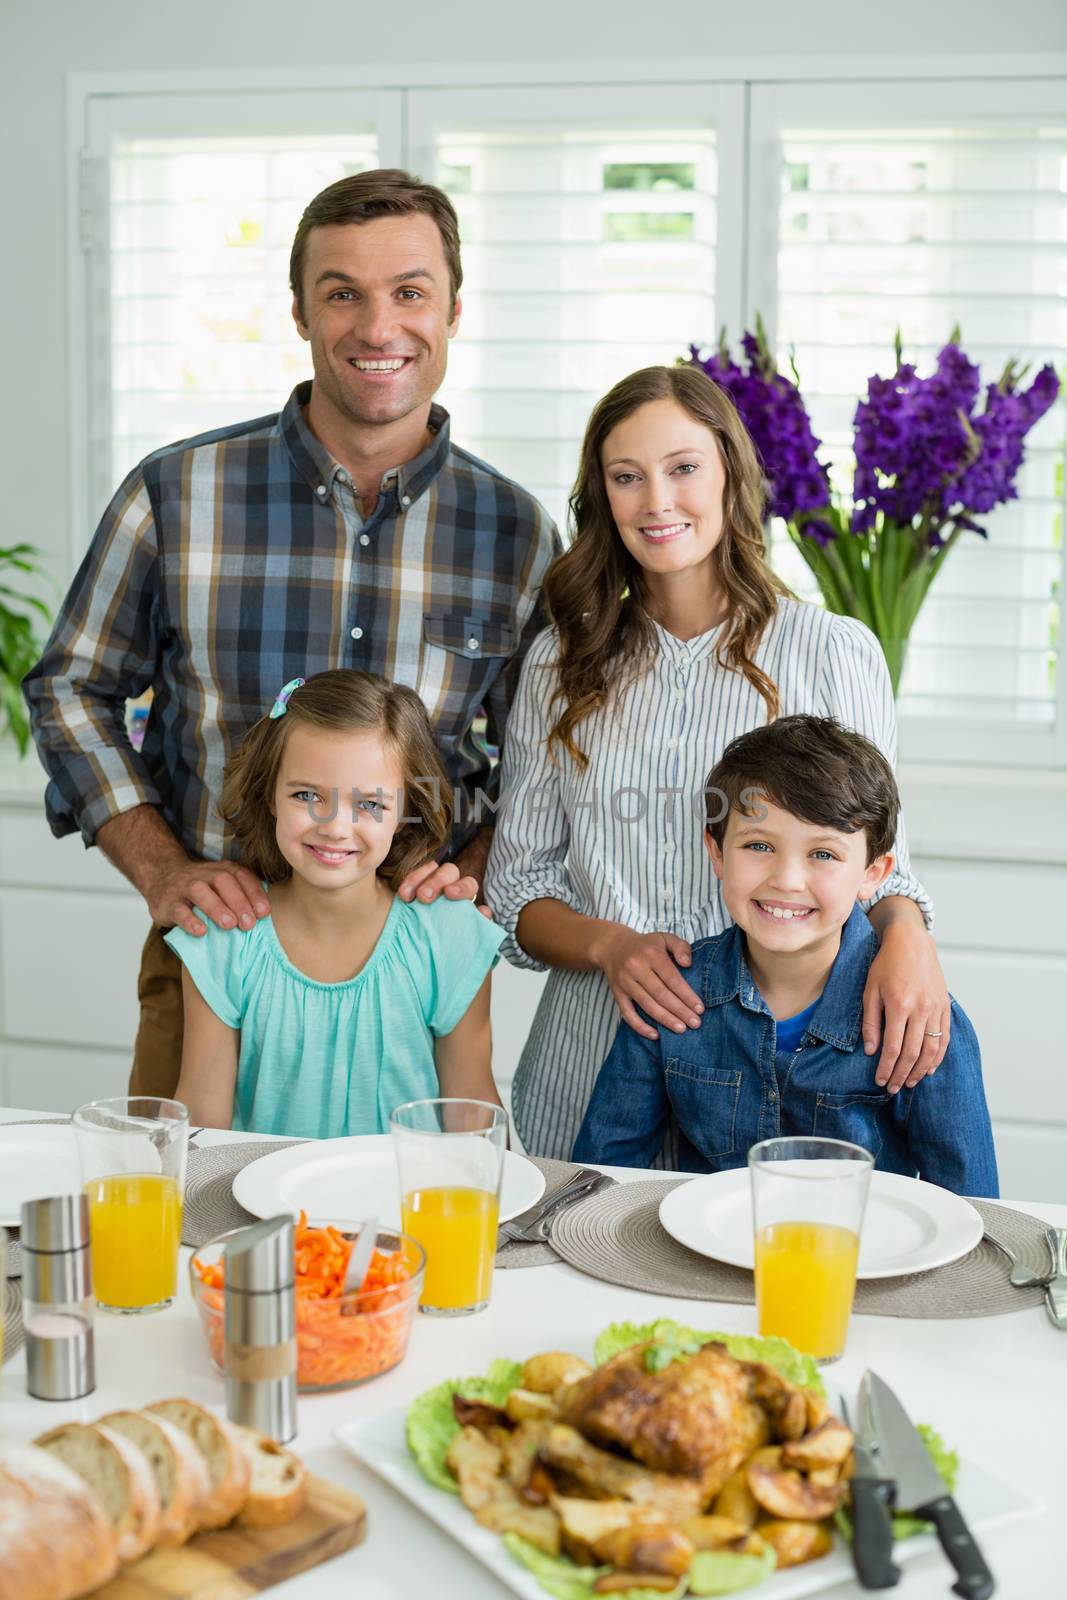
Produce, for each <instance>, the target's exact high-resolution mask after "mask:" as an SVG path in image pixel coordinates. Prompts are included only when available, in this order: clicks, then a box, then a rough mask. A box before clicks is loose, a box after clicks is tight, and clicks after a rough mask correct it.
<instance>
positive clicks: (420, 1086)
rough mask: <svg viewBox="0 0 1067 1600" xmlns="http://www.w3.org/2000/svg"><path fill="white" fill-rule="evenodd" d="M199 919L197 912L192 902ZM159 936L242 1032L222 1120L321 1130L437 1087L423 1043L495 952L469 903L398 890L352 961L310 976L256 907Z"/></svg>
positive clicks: (376, 1116) (287, 1130) (354, 1126)
mask: <svg viewBox="0 0 1067 1600" xmlns="http://www.w3.org/2000/svg"><path fill="white" fill-rule="evenodd" d="M201 916H202V917H203V913H202V912H201ZM203 920H204V921H205V922H206V923H207V933H206V934H205V935H203V937H201V938H198V939H197V938H194V937H193V936H192V934H188V933H185V932H184V930H183V929H181V928H172V929H171V931H170V932H169V933H168V934H166V936H165V937H166V941H167V943H168V944H169V945H170V947H171V949H172V950H173V951H174V953H175V954H176V955H177V956H178V957H179V958H180V960H181V961H182V962H183V963H184V965H185V967H186V969H187V970H188V972H189V975H190V977H191V978H192V980H193V982H194V983H195V984H196V987H197V989H198V990H199V991H200V993H201V995H202V996H203V997H204V1000H205V1001H206V1002H207V1004H208V1005H209V1006H210V1007H211V1009H212V1011H214V1013H215V1015H216V1016H217V1017H218V1018H219V1019H220V1020H221V1021H222V1022H224V1023H225V1024H226V1026H227V1027H229V1028H239V1029H240V1030H241V1045H240V1055H239V1058H238V1066H237V1087H236V1093H235V1096H234V1107H233V1126H234V1128H235V1129H241V1130H244V1131H251V1130H254V1131H255V1132H257V1133H279V1134H289V1135H291V1136H293V1137H297V1138H309V1139H332V1138H340V1137H342V1136H343V1135H345V1134H354V1133H385V1132H387V1131H388V1128H389V1115H390V1112H392V1111H393V1110H394V1109H395V1108H396V1107H397V1106H398V1105H402V1104H403V1103H404V1101H405V1100H419V1099H423V1098H426V1097H430V1096H433V1095H436V1094H438V1093H439V1089H438V1082H437V1069H436V1066H435V1064H434V1053H433V1041H434V1039H435V1038H439V1037H442V1036H443V1035H445V1034H448V1033H451V1032H452V1030H453V1028H455V1027H456V1025H457V1024H458V1023H459V1021H460V1019H461V1018H462V1017H463V1015H464V1013H465V1012H466V1010H467V1008H468V1006H469V1005H470V1003H471V1001H472V1000H473V999H474V997H475V995H476V994H477V993H478V990H479V989H480V988H481V986H482V983H483V982H484V980H485V975H486V973H487V972H489V971H491V970H492V968H493V967H494V966H495V965H496V963H497V961H498V960H499V946H500V943H501V941H502V940H503V938H504V929H503V928H500V927H497V925H496V924H495V923H493V922H490V921H489V920H488V918H486V917H483V916H482V915H481V914H480V912H478V911H477V910H476V909H475V907H474V905H473V904H472V903H471V902H470V901H469V900H447V899H445V897H444V896H443V895H442V896H441V897H440V898H439V899H437V900H434V901H433V902H432V903H431V904H430V905H422V904H414V905H409V904H407V903H406V902H405V901H403V900H401V899H400V897H399V896H397V897H396V898H395V899H394V900H393V904H392V906H391V907H390V910H389V915H388V916H387V917H386V920H385V926H384V927H383V929H382V931H381V934H380V935H379V938H378V943H377V944H376V945H375V946H374V949H373V950H372V951H371V954H370V956H369V958H368V960H367V963H366V965H365V966H364V967H363V970H362V971H361V972H357V973H356V975H355V977H354V978H348V979H346V980H345V981H344V982H343V983H319V982H317V981H316V980H315V979H314V978H309V977H307V976H306V975H305V974H304V973H303V972H300V971H298V969H297V968H296V967H294V966H293V964H292V962H291V961H290V960H289V958H288V956H287V955H286V954H285V951H284V950H283V949H282V947H281V944H280V943H279V941H278V935H277V934H276V932H275V931H274V923H273V920H272V919H271V918H270V917H269V916H268V917H264V918H263V919H262V920H261V921H259V922H257V923H256V925H255V927H254V928H250V929H249V930H248V931H247V932H244V931H242V930H240V929H225V928H219V927H216V925H215V924H214V923H213V922H210V921H208V919H207V918H206V917H203Z"/></svg>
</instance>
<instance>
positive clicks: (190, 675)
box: [24, 383, 559, 860]
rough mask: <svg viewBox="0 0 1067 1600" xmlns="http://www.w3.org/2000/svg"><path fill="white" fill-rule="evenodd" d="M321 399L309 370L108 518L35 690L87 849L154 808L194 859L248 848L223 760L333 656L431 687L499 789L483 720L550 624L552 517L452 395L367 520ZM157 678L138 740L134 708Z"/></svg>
mask: <svg viewBox="0 0 1067 1600" xmlns="http://www.w3.org/2000/svg"><path fill="white" fill-rule="evenodd" d="M310 393H311V385H310V384H309V383H308V384H300V385H298V386H297V388H296V389H295V390H294V392H293V394H292V395H291V396H290V398H289V401H288V403H287V405H286V407H285V409H284V411H282V412H281V413H280V414H279V415H277V416H271V417H260V418H259V419H257V420H256V421H254V422H244V423H238V424H236V425H235V426H233V427H229V428H220V429H217V430H216V431H215V432H212V433H205V434H201V435H200V436H199V437H197V438H195V439H188V440H184V441H182V442H180V443H178V444H174V445H169V446H167V447H166V448H165V449H163V450H157V451H156V452H155V453H154V454H153V455H150V456H148V457H147V458H146V459H145V460H144V461H143V462H142V463H141V464H140V466H139V467H137V468H136V469H135V470H134V471H133V472H132V473H130V475H129V477H128V478H127V479H126V480H125V482H124V483H123V484H122V485H121V487H120V488H119V490H118V492H117V494H116V495H115V498H114V499H113V500H112V502H111V504H110V506H109V507H108V509H107V511H106V512H105V514H104V517H103V520H102V522H101V523H100V526H99V528H98V529H97V532H96V536H95V538H94V539H93V541H92V544H91V545H90V547H89V550H88V552H87V554H86V556H85V559H84V560H83V562H82V564H81V566H80V568H79V570H78V573H77V575H76V577H75V579H74V582H73V584H72V585H71V588H70V592H69V593H68V595H67V598H66V600H65V602H64V604H63V608H62V610H61V612H60V615H59V619H58V621H57V623H56V626H55V628H54V630H53V632H52V636H51V638H50V639H49V641H48V644H47V645H46V647H45V652H44V655H43V657H42V659H41V660H40V662H39V663H38V664H37V666H36V667H34V669H33V671H32V672H31V673H30V674H29V675H28V677H27V678H26V680H25V684H24V691H25V694H26V699H27V701H28V703H29V706H30V713H31V717H32V721H33V730H34V738H35V740H36V743H37V749H38V751H39V753H40V756H41V760H42V761H43V762H44V765H45V767H46V769H47V771H48V774H49V777H50V779H51V781H50V783H49V785H48V790H47V795H46V801H45V803H46V808H47V813H48V820H49V822H50V824H51V827H52V832H53V833H54V834H56V835H62V834H66V833H73V832H75V831H76V830H80V831H81V834H82V837H83V838H84V840H85V842H86V844H87V845H90V844H92V843H93V840H94V838H95V836H96V832H97V830H98V828H100V827H101V826H102V825H103V824H104V823H105V822H107V821H109V820H110V819H111V818H112V817H115V816H118V815H119V814H120V813H121V812H123V811H127V810H129V809H130V808H131V807H133V806H137V805H142V804H145V803H147V804H149V805H155V806H158V807H159V808H160V810H161V811H162V813H163V815H164V817H165V818H166V819H167V821H168V822H169V823H170V825H171V827H172V828H173V829H174V831H175V833H176V834H177V836H178V838H179V839H180V840H181V842H182V844H183V845H184V846H185V848H186V849H187V850H188V851H189V852H190V853H191V854H193V855H195V856H200V857H205V858H207V859H212V860H216V859H219V858H221V857H222V856H225V855H233V854H234V852H235V845H234V840H233V838H232V835H231V834H230V832H229V830H228V829H227V828H226V827H225V825H224V824H223V822H222V819H221V817H220V816H219V814H218V810H217V799H218V795H219V790H220V786H221V781H222V770H223V767H224V765H225V763H226V761H227V760H228V758H229V757H230V756H231V755H232V754H233V752H234V751H235V750H236V748H237V746H238V745H239V744H240V742H241V740H242V738H243V736H244V734H245V733H246V732H247V730H248V729H249V728H250V727H251V726H252V724H253V723H254V722H255V721H256V720H257V719H258V718H259V717H261V716H262V715H263V713H264V711H266V710H267V709H268V708H269V707H270V705H271V704H272V702H273V700H274V697H275V696H276V695H277V693H278V691H279V689H280V688H281V687H282V685H283V684H284V683H286V682H287V681H288V679H290V678H294V677H298V676H299V677H304V678H309V677H311V675H312V673H315V672H321V671H324V670H325V669H326V668H329V667H355V668H361V669H363V670H364V671H368V672H380V673H382V674H383V675H384V676H385V677H386V678H389V679H390V680H391V681H392V682H394V683H404V684H408V685H410V686H411V687H412V688H414V689H415V690H417V692H418V694H419V695H420V696H421V698H422V700H423V703H424V704H425V706H426V709H427V711H428V712H429V715H430V720H431V722H432V724H433V727H434V731H435V733H436V735H437V740H438V745H439V748H440V751H441V755H442V758H443V760H444V763H445V766H446V768H447V770H448V773H449V777H450V778H451V780H452V782H453V784H454V785H460V786H462V787H463V789H464V791H465V793H466V795H467V797H468V799H470V797H472V796H473V793H474V789H475V788H476V787H481V788H483V789H484V791H485V793H486V794H487V795H489V796H493V795H494V794H495V793H496V790H495V787H494V785H495V782H496V770H495V769H494V768H492V764H491V759H490V754H489V751H488V749H487V747H486V743H485V742H484V740H482V739H481V738H480V737H478V736H477V735H476V733H475V731H474V728H473V723H474V720H475V717H476V716H477V715H478V713H479V711H480V710H481V709H483V708H484V711H485V716H486V729H487V734H488V738H489V739H490V740H491V741H492V742H493V743H496V744H499V743H500V739H501V736H502V734H503V730H504V724H505V722H506V720H507V714H508V708H509V706H510V703H511V698H512V694H513V691H514V688H515V684H516V681H517V677H518V669H519V667H520V665H521V661H522V657H523V655H524V654H525V652H526V649H527V647H528V645H529V643H530V641H531V640H532V639H533V637H534V635H535V634H536V633H537V631H538V629H539V628H541V627H542V626H543V625H544V619H543V617H542V616H541V613H540V607H539V603H538V602H539V593H540V586H541V580H542V578H543V576H544V573H545V569H546V568H547V566H548V564H549V562H550V561H551V559H552V558H553V556H554V555H556V554H557V553H558V551H559V538H558V535H557V533H556V530H555V527H554V525H553V523H552V521H551V519H550V518H549V516H548V514H547V513H546V512H545V511H544V510H543V508H542V507H541V506H540V505H539V504H538V503H537V501H536V500H534V499H533V497H532V496H531V495H529V494H527V493H526V491H525V490H524V489H521V488H520V487H519V486H518V485H517V484H515V483H512V482H511V481H510V479H508V478H505V477H503V476H502V474H501V473H499V472H497V471H495V470H494V469H493V468H492V467H489V466H486V464H485V463H484V462H482V461H479V460H478V459H477V458H476V457H475V456H472V455H469V454H468V453H467V452H466V451H464V450H460V449H458V448H457V447H456V446H455V445H453V444H452V443H451V442H450V440H449V425H448V413H447V412H446V411H444V410H443V409H442V408H441V407H440V406H436V405H435V406H434V407H433V408H432V409H431V412H430V427H431V428H432V429H433V430H434V437H433V439H432V440H431V442H430V444H429V445H428V446H427V448H426V449H425V450H424V451H423V452H422V454H421V455H418V456H416V457H415V459H414V460H413V461H408V462H406V463H405V464H404V465H403V466H401V467H398V468H397V469H396V470H395V471H394V472H391V473H387V474H386V476H385V478H383V480H382V486H381V492H380V494H379V498H378V502H377V505H376V506H375V509H374V512H373V514H372V515H371V516H370V517H368V518H367V519H366V521H364V519H363V518H362V516H361V514H360V509H359V501H358V499H357V497H356V494H355V491H354V489H353V486H352V483H351V480H350V478H349V475H348V473H347V472H346V471H345V469H344V468H343V467H340V466H338V464H337V463H336V462H335V461H334V460H333V458H332V457H331V456H330V455H329V453H328V452H327V451H326V450H325V449H324V448H323V446H322V445H321V444H320V443H319V441H318V440H317V439H316V438H315V436H314V435H313V434H312V432H311V430H310V428H309V427H308V425H307V422H306V420H305V417H304V407H305V406H306V405H307V402H308V398H309V396H310ZM149 688H151V689H152V690H153V691H154V694H153V700H152V709H151V712H150V714H149V718H148V723H147V727H146V730H145V737H144V744H143V747H142V749H141V751H140V752H138V751H136V750H134V749H133V747H132V745H131V744H130V741H129V738H128V736H127V733H126V726H125V704H126V700H127V698H136V697H137V696H138V695H141V694H143V693H144V691H145V690H146V689H149ZM491 773H492V776H491V775H490V774H491ZM469 819H470V812H469V809H468V810H467V817H466V821H467V826H466V829H465V830H464V829H457V833H456V834H455V835H454V842H458V839H459V838H460V837H462V834H463V832H464V831H465V832H467V833H469V832H470V820H469ZM482 820H483V821H486V822H491V821H492V814H491V811H489V810H488V808H487V814H485V815H484V816H483V818H482Z"/></svg>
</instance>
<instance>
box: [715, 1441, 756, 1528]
mask: <svg viewBox="0 0 1067 1600" xmlns="http://www.w3.org/2000/svg"><path fill="white" fill-rule="evenodd" d="M758 1454H759V1452H758V1451H757V1455H758ZM711 1509H712V1514H713V1515H714V1516H716V1517H724V1518H729V1520H730V1521H731V1522H738V1523H740V1524H741V1526H742V1527H743V1528H754V1527H755V1526H756V1523H757V1521H758V1520H759V1514H760V1511H759V1506H758V1505H757V1504H756V1499H755V1496H754V1495H753V1493H752V1490H751V1489H750V1488H749V1486H748V1467H747V1466H742V1467H738V1469H737V1471H736V1472H732V1473H731V1474H730V1476H729V1477H728V1478H727V1480H726V1482H725V1483H724V1484H723V1486H722V1488H721V1489H720V1490H719V1492H718V1494H717V1495H716V1496H715V1499H714V1500H713V1501H712V1502H711Z"/></svg>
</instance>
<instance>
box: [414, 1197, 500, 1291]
mask: <svg viewBox="0 0 1067 1600" xmlns="http://www.w3.org/2000/svg"><path fill="white" fill-rule="evenodd" d="M499 1216H500V1205H499V1202H498V1201H497V1197H496V1195H495V1194H489V1193H488V1192H487V1191H486V1190H485V1189H459V1188H441V1189H412V1190H411V1192H410V1193H409V1194H406V1195H405V1196H404V1201H403V1206H402V1209H401V1223H400V1226H401V1227H402V1228H403V1230H404V1232H405V1233H409V1234H410V1235H411V1237H412V1238H413V1239H417V1240H418V1241H419V1243H420V1244H421V1245H422V1248H423V1249H424V1250H425V1251H426V1278H425V1281H424V1283H423V1289H422V1301H421V1304H422V1305H423V1306H425V1307H426V1308H427V1309H428V1310H432V1311H462V1310H469V1309H470V1307H472V1306H482V1305H485V1303H486V1301H487V1300H488V1299H489V1287H490V1284H491V1283H492V1281H493V1257H494V1256H495V1255H496V1231H497V1222H498V1219H499Z"/></svg>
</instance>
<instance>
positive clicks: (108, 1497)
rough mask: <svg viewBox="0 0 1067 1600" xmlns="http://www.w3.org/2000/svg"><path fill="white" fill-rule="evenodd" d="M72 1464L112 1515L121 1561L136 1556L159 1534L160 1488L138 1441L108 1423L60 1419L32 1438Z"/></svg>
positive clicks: (147, 1547)
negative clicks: (114, 1431)
mask: <svg viewBox="0 0 1067 1600" xmlns="http://www.w3.org/2000/svg"><path fill="white" fill-rule="evenodd" d="M34 1442H35V1443H36V1444H38V1445H40V1446H41V1448H42V1449H43V1450H48V1451H49V1452H50V1453H51V1454H52V1455H55V1456H58V1457H59V1459H60V1460H61V1461H63V1462H65V1463H66V1465H67V1466H68V1467H72V1468H73V1470H74V1471H75V1472H76V1473H77V1474H78V1476H79V1477H81V1478H84V1479H85V1482H86V1483H87V1484H88V1485H89V1487H90V1488H91V1489H92V1490H93V1491H94V1492H95V1494H96V1497H97V1499H98V1500H99V1501H100V1504H101V1505H102V1506H103V1508H104V1510H105V1511H106V1513H107V1515H108V1516H109V1517H110V1518H111V1522H112V1525H113V1527H114V1529H115V1536H116V1539H117V1540H118V1552H119V1560H120V1561H136V1560H137V1558H138V1557H139V1556H143V1555H144V1553H145V1551H146V1550H150V1549H151V1547H152V1546H153V1545H154V1544H155V1542H156V1539H157V1538H158V1537H159V1525H160V1506H159V1491H158V1490H157V1488H156V1480H155V1478H154V1476H153V1474H152V1469H151V1467H150V1466H149V1465H148V1462H147V1461H146V1460H145V1458H144V1456H143V1454H142V1453H141V1451H140V1450H139V1449H138V1448H137V1446H136V1445H134V1444H131V1443H130V1441H129V1440H128V1439H124V1438H123V1437H122V1436H121V1434H117V1433H112V1432H111V1430H110V1429H109V1428H104V1427H101V1426H100V1425H99V1424H89V1423H86V1422H64V1423H63V1424H62V1425H61V1426H60V1427H58V1428H52V1429H50V1430H49V1432H48V1433H42V1434H41V1436H40V1437H39V1438H38V1439H36V1440H35V1441H34Z"/></svg>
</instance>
